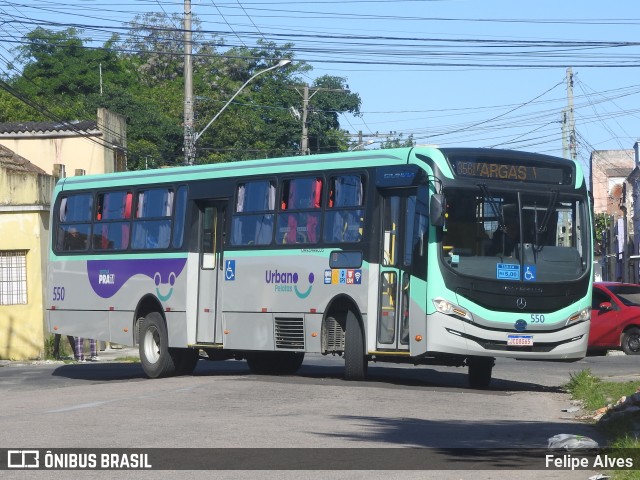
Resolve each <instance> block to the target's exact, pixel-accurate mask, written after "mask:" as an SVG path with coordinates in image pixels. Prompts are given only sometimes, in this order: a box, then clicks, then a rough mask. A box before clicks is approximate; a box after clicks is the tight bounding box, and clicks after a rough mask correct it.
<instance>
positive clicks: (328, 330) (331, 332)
mask: <svg viewBox="0 0 640 480" xmlns="http://www.w3.org/2000/svg"><path fill="white" fill-rule="evenodd" d="M324 329H325V332H324V333H325V334H324V335H323V342H324V345H323V347H324V351H326V352H344V330H342V327H341V326H340V324H339V323H338V322H337V321H336V319H335V318H333V317H329V318H327V320H326V322H325V324H324Z"/></svg>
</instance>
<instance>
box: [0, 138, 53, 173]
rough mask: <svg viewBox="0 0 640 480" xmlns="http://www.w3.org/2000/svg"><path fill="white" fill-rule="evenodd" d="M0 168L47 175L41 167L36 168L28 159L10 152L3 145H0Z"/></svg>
mask: <svg viewBox="0 0 640 480" xmlns="http://www.w3.org/2000/svg"><path fill="white" fill-rule="evenodd" d="M0 168H5V169H7V170H12V171H14V172H24V173H44V174H46V173H47V172H45V171H44V170H42V169H41V168H40V167H36V166H35V165H34V164H33V163H31V162H30V161H29V160H27V159H26V158H23V157H21V156H20V155H18V154H17V153H15V152H14V151H13V150H9V149H8V148H7V147H5V146H3V145H0Z"/></svg>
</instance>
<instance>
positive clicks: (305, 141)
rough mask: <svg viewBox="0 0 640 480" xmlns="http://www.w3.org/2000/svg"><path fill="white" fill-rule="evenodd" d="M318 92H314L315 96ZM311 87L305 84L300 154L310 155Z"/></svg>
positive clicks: (303, 89)
mask: <svg viewBox="0 0 640 480" xmlns="http://www.w3.org/2000/svg"><path fill="white" fill-rule="evenodd" d="M316 93H317V90H316V91H315V92H313V94H312V95H311V96H313V95H315V94H316ZM309 98H310V97H309V85H307V84H306V83H305V85H304V87H303V88H302V138H301V140H300V154H301V155H309V153H311V152H310V151H309V126H308V125H307V116H308V112H309Z"/></svg>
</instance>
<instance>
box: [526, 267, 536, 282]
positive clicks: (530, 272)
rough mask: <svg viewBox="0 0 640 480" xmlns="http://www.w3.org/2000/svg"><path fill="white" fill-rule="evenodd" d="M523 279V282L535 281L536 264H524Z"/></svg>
mask: <svg viewBox="0 0 640 480" xmlns="http://www.w3.org/2000/svg"><path fill="white" fill-rule="evenodd" d="M523 276H524V281H525V282H535V281H536V266H535V265H525V266H524V275H523Z"/></svg>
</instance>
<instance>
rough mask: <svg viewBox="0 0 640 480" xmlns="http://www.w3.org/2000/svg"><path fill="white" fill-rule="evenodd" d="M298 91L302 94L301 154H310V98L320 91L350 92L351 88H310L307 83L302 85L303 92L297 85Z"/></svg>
mask: <svg viewBox="0 0 640 480" xmlns="http://www.w3.org/2000/svg"><path fill="white" fill-rule="evenodd" d="M295 89H296V91H297V92H298V93H299V94H300V95H301V96H302V138H301V139H300V154H301V155H309V154H310V153H311V151H310V150H309V125H308V122H307V119H308V118H309V100H311V98H312V97H313V96H314V95H315V94H316V93H318V92H341V93H348V92H349V90H345V89H343V88H322V87H313V88H311V89H310V88H309V85H307V84H306V83H305V84H304V85H303V86H302V93H300V90H298V87H295ZM309 90H312V91H313V93H311V95H309Z"/></svg>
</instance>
